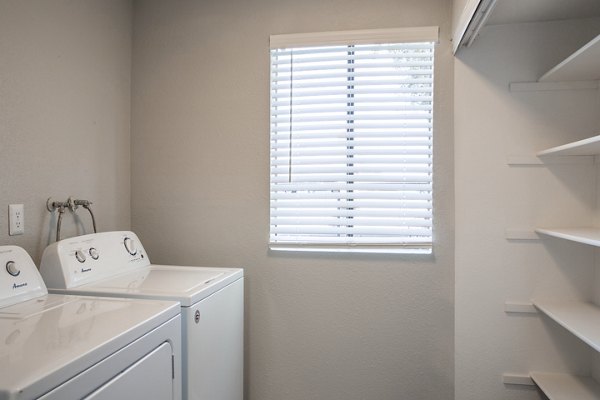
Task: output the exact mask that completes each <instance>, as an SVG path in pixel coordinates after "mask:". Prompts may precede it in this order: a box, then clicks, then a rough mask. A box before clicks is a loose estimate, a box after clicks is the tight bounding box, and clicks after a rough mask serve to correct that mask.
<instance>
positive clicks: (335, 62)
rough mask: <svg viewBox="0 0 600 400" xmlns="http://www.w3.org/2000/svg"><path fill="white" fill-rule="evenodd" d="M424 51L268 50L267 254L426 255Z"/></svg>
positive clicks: (428, 78) (404, 47)
mask: <svg viewBox="0 0 600 400" xmlns="http://www.w3.org/2000/svg"><path fill="white" fill-rule="evenodd" d="M433 59H434V42H432V41H423V42H414V41H411V42H404V43H402V42H399V43H379V44H368V43H367V44H354V43H352V44H345V45H333V46H317V47H315V46H313V47H287V48H275V49H271V140H270V143H271V150H270V159H271V199H270V206H271V212H270V246H271V248H273V249H295V250H303V249H310V250H328V251H331V250H334V251H335V250H340V251H348V250H355V251H356V250H358V251H378V252H379V251H384V252H387V251H391V252H414V253H429V252H431V246H432V121H433V61H434V60H433Z"/></svg>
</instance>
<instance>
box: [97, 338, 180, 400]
mask: <svg viewBox="0 0 600 400" xmlns="http://www.w3.org/2000/svg"><path fill="white" fill-rule="evenodd" d="M171 354H172V352H171V346H170V345H169V344H167V343H163V344H162V345H161V346H160V347H158V348H156V349H155V350H154V351H152V352H151V353H149V354H148V355H146V356H145V357H144V358H142V359H141V360H139V361H138V362H136V363H135V364H133V365H132V366H130V367H129V368H127V369H126V370H125V371H123V372H121V373H120V374H119V375H117V376H116V377H114V378H113V379H111V380H110V381H108V382H107V383H105V384H104V385H103V386H101V387H100V388H99V389H97V390H96V391H94V392H93V393H92V394H90V395H89V396H87V397H85V399H89V400H92V399H93V400H114V399H128V400H136V399H139V400H149V399H156V400H163V399H164V400H167V399H169V400H170V399H172V397H173V377H172V371H173V370H172V368H171V360H172V358H171Z"/></svg>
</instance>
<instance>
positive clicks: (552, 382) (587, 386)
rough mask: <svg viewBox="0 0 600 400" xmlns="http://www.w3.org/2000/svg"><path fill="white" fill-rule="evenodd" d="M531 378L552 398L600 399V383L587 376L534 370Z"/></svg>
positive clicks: (563, 399) (573, 399)
mask: <svg viewBox="0 0 600 400" xmlns="http://www.w3.org/2000/svg"><path fill="white" fill-rule="evenodd" d="M531 379H533V381H534V382H535V384H536V385H538V387H539V388H540V389H541V390H542V391H543V392H544V393H545V394H546V396H548V398H549V399H550V400H599V399H600V385H598V384H597V383H596V381H594V380H593V379H592V378H590V377H587V376H575V375H569V374H557V373H546V372H532V373H531Z"/></svg>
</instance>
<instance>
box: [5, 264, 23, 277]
mask: <svg viewBox="0 0 600 400" xmlns="http://www.w3.org/2000/svg"><path fill="white" fill-rule="evenodd" d="M6 271H7V272H8V273H9V274H11V275H12V276H17V275H19V274H20V273H21V270H20V269H19V267H17V263H15V262H14V261H9V262H7V263H6Z"/></svg>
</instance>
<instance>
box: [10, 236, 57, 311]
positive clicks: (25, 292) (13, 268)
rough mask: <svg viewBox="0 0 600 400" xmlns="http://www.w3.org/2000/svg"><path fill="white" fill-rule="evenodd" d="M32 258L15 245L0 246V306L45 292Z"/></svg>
mask: <svg viewBox="0 0 600 400" xmlns="http://www.w3.org/2000/svg"><path fill="white" fill-rule="evenodd" d="M47 293H48V291H47V290H46V285H44V281H43V280H42V277H41V276H40V273H39V271H38V269H37V267H36V266H35V264H34V262H33V260H32V259H31V257H30V256H29V254H27V252H26V251H25V250H24V249H22V248H21V247H17V246H0V307H5V306H8V305H12V304H15V303H19V302H21V301H26V300H29V299H33V298H36V297H39V296H43V295H45V294H47Z"/></svg>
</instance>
